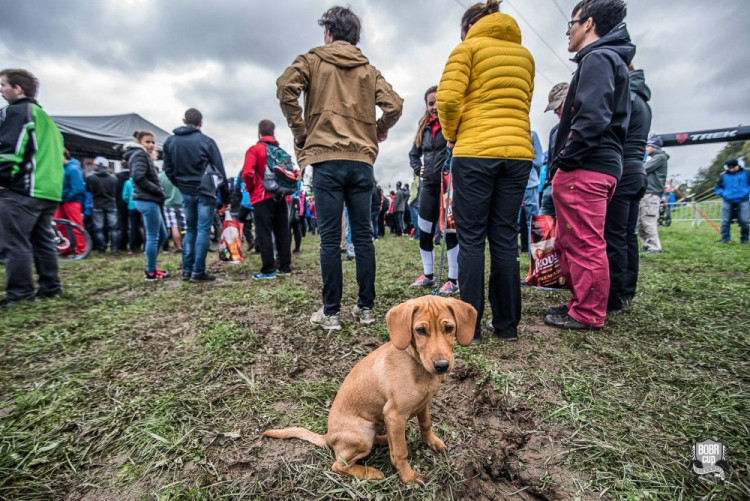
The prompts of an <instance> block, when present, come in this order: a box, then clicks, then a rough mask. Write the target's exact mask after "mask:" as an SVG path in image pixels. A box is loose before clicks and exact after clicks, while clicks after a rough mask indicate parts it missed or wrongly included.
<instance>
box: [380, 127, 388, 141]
mask: <svg viewBox="0 0 750 501" xmlns="http://www.w3.org/2000/svg"><path fill="white" fill-rule="evenodd" d="M386 139H388V131H387V130H386V131H383V132H378V142H379V143H382V142H383V141H385V140H386Z"/></svg>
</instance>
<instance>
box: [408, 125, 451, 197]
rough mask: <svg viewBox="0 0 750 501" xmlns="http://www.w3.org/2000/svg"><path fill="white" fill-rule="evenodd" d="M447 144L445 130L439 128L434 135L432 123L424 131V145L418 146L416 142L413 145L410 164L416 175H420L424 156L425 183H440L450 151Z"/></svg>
mask: <svg viewBox="0 0 750 501" xmlns="http://www.w3.org/2000/svg"><path fill="white" fill-rule="evenodd" d="M447 146H448V143H447V141H446V140H445V138H444V137H443V130H442V129H438V130H437V132H435V135H434V136H433V135H432V128H431V127H430V125H427V126H426V127H425V128H424V131H423V132H422V147H421V148H419V147H417V145H416V143H415V144H413V145H412V147H411V151H409V165H411V168H412V170H413V171H414V175H415V176H419V171H420V170H421V169H422V157H424V175H423V176H422V184H423V185H424V184H429V185H434V184H440V180H441V178H442V170H443V163H445V156H446V155H447V152H448V149H447Z"/></svg>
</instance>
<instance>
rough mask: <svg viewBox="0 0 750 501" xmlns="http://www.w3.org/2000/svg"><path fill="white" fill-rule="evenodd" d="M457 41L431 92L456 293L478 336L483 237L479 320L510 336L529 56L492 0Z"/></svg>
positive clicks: (527, 153)
mask: <svg viewBox="0 0 750 501" xmlns="http://www.w3.org/2000/svg"><path fill="white" fill-rule="evenodd" d="M461 40H462V42H461V43H460V44H459V45H458V46H457V47H456V48H455V49H454V50H453V52H452V53H451V55H450V58H449V59H448V62H447V64H446V65H445V70H444V71H443V76H442V78H441V80H440V85H439V87H438V92H437V108H438V116H439V119H440V124H441V125H442V128H443V135H444V136H445V139H446V140H447V141H448V147H449V148H453V164H452V169H453V181H454V217H455V221H456V229H457V233H458V242H459V248H460V250H459V253H458V269H459V277H458V281H459V284H460V285H461V299H463V300H464V301H466V302H467V303H469V304H471V305H472V306H474V308H476V310H477V313H478V316H477V325H476V327H475V334H474V341H475V342H479V341H480V334H479V332H480V326H481V325H482V324H481V322H482V320H481V319H482V313H483V312H484V242H485V239H489V243H490V283H489V299H490V306H491V307H492V318H491V319H489V321H488V322H487V324H486V326H487V329H488V330H490V331H491V332H494V333H496V334H498V335H499V336H500V337H501V338H502V339H504V340H507V341H515V340H517V339H518V336H517V327H518V323H519V322H520V320H521V289H520V280H521V278H520V272H519V266H518V246H517V243H516V237H517V234H518V233H517V231H516V224H517V223H516V222H517V219H518V209H519V207H520V206H521V201H522V199H523V194H524V190H525V188H526V182H527V180H528V178H529V173H530V172H531V168H532V167H531V162H532V160H533V159H534V147H533V146H532V143H531V127H530V124H529V109H530V107H531V95H532V93H533V90H534V59H533V57H532V56H531V54H530V53H529V51H528V50H526V49H525V48H524V47H523V46H522V45H521V30H520V29H519V28H518V24H517V23H516V21H515V20H514V19H513V18H512V17H510V16H509V15H507V14H502V13H500V12H499V2H498V0H488V1H487V2H485V3H479V4H475V5H472V6H471V7H469V8H468V9H467V10H466V12H465V13H464V15H463V18H462V19H461Z"/></svg>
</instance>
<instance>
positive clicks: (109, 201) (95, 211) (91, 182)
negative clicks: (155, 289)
mask: <svg viewBox="0 0 750 501" xmlns="http://www.w3.org/2000/svg"><path fill="white" fill-rule="evenodd" d="M94 165H96V169H94V172H92V173H91V174H89V175H88V176H86V190H87V191H88V192H89V193H91V222H92V224H93V225H94V247H95V248H96V250H98V251H99V252H104V251H105V250H107V237H105V228H106V235H108V238H109V248H110V249H111V250H112V252H115V253H116V252H119V251H120V243H119V241H118V240H119V236H118V234H117V230H118V227H117V202H116V201H117V178H115V176H113V175H112V174H110V173H109V161H108V160H107V159H106V158H104V157H96V158H95V159H94Z"/></svg>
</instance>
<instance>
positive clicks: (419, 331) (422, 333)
mask: <svg viewBox="0 0 750 501" xmlns="http://www.w3.org/2000/svg"><path fill="white" fill-rule="evenodd" d="M417 334H419V335H420V336H426V335H427V331H426V330H425V328H424V327H417Z"/></svg>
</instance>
